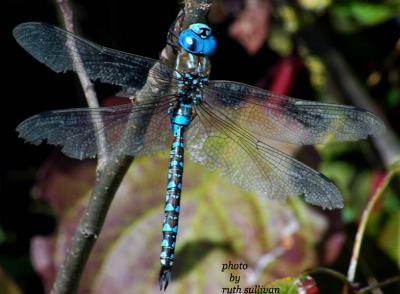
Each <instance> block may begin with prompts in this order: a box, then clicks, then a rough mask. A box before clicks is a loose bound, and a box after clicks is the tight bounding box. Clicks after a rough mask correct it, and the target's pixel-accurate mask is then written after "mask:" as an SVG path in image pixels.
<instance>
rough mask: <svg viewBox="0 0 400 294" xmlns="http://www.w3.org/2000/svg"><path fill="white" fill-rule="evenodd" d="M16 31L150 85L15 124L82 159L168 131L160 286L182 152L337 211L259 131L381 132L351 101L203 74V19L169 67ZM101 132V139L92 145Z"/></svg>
mask: <svg viewBox="0 0 400 294" xmlns="http://www.w3.org/2000/svg"><path fill="white" fill-rule="evenodd" d="M14 36H15V38H16V40H17V41H18V43H19V44H20V45H21V46H22V47H23V48H24V49H25V50H26V51H28V52H29V53H30V54H31V55H32V56H33V57H35V58H36V59H37V60H39V61H40V62H42V63H44V64H45V65H47V66H48V67H49V68H51V69H52V70H54V71H56V72H65V71H69V70H72V71H77V72H79V71H82V70H84V71H85V72H86V73H87V74H88V75H89V77H90V78H91V79H92V80H99V81H101V82H104V83H110V84H113V85H117V86H121V87H122V88H123V89H129V91H127V92H129V95H133V96H135V94H137V93H139V92H138V91H139V90H140V89H142V87H143V86H144V85H145V84H146V83H147V85H149V87H148V88H149V89H151V90H149V91H148V92H146V93H143V92H140V95H138V96H137V97H139V98H138V99H132V103H129V104H125V105H120V106H115V107H101V108H82V109H67V110H56V111H49V112H44V113H40V114H37V115H35V116H32V117H30V118H28V119H27V120H25V121H23V122H22V123H21V124H20V125H19V126H18V127H17V131H18V132H19V135H20V136H21V137H22V138H24V139H25V140H26V141H29V142H31V143H33V144H39V143H41V142H42V141H43V140H45V139H46V140H47V142H48V143H49V144H53V145H60V146H62V151H63V152H64V153H65V154H66V155H68V156H70V157H73V158H79V159H83V158H90V157H95V156H96V155H105V156H115V155H132V156H138V155H146V154H151V153H154V152H156V151H159V150H165V149H166V148H167V146H168V145H170V144H171V140H170V138H171V135H172V138H173V139H172V145H171V151H170V160H169V171H168V184H167V192H166V201H165V217H164V222H163V230H162V231H163V233H162V236H163V237H162V245H161V246H162V251H161V256H160V259H161V272H160V287H164V289H165V288H166V287H167V285H168V282H169V280H170V276H171V269H172V264H173V261H174V251H175V244H176V236H177V231H178V218H179V209H180V204H179V202H180V194H181V188H182V175H183V155H184V149H187V150H188V153H189V156H190V158H191V159H192V160H194V161H197V162H199V163H201V164H204V165H206V166H208V167H210V168H211V169H220V170H221V172H222V174H223V175H225V176H227V177H228V178H229V179H230V180H231V181H232V182H233V183H235V184H238V185H239V186H241V187H242V188H243V189H244V190H255V191H256V192H257V193H258V194H260V195H266V196H267V197H269V198H272V199H277V200H281V201H284V200H285V199H286V198H287V197H288V196H296V195H304V198H305V200H306V201H307V202H309V203H311V204H314V205H319V206H321V207H322V208H328V209H333V208H341V207H342V206H343V201H342V197H341V195H340V192H339V191H338V189H337V188H336V187H335V185H334V184H333V183H332V182H331V181H330V180H329V179H328V178H326V177H325V176H324V175H322V174H321V173H319V172H317V171H314V170H313V169H311V168H309V167H307V166H306V165H304V164H302V163H301V162H299V161H297V160H295V159H293V158H291V157H289V156H287V155H285V154H284V153H282V152H280V151H278V150H276V149H274V148H272V147H270V146H269V145H267V144H266V143H264V142H263V141H262V140H260V139H259V138H261V137H263V138H270V139H273V140H278V141H283V142H288V143H294V144H317V143H325V142H327V141H328V140H332V139H334V140H337V141H346V140H356V139H360V138H366V137H367V136H368V135H373V134H377V133H379V132H381V131H382V130H383V129H384V125H383V123H382V122H381V121H380V120H379V119H378V118H377V117H376V116H375V115H373V114H371V113H369V112H367V111H365V110H363V109H359V108H356V107H352V106H344V105H333V104H325V103H317V102H311V101H304V100H298V99H294V98H289V97H285V96H281V95H278V94H274V93H271V92H268V91H265V90H261V89H259V88H256V87H252V86H249V85H245V84H241V83H237V82H231V81H209V80H208V75H209V71H210V64H209V60H208V56H209V55H211V54H212V53H213V52H214V50H215V48H216V41H215V39H214V37H213V35H212V33H211V29H210V28H209V27H208V26H207V25H205V24H193V25H191V26H190V28H188V29H187V30H184V31H183V32H182V33H181V34H180V36H179V42H178V44H179V47H177V48H178V49H179V52H178V57H177V61H176V65H175V68H173V67H170V66H168V65H167V64H164V63H162V62H161V61H158V60H154V59H149V58H146V57H141V56H137V55H133V54H128V53H124V52H120V51H116V50H113V49H108V48H105V47H102V46H99V45H97V44H94V43H91V42H89V41H86V40H84V39H82V38H80V37H78V36H75V35H73V34H71V33H68V32H66V31H63V30H61V29H59V28H57V27H54V26H51V25H48V24H43V23H24V24H20V25H18V26H17V27H16V28H15V29H14ZM71 44H73V46H71ZM74 56H75V58H74ZM76 56H78V57H79V62H78V63H79V66H77V59H76ZM148 77H151V78H149V79H148ZM99 137H101V138H103V139H104V144H99V142H98V138H99ZM184 142H187V143H186V144H187V145H186V146H185V145H184V144H185V143H184Z"/></svg>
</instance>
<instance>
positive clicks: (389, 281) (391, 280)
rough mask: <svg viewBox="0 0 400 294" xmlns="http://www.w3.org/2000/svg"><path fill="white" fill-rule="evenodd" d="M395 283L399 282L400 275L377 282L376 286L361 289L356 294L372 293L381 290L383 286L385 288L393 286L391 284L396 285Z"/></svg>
mask: <svg viewBox="0 0 400 294" xmlns="http://www.w3.org/2000/svg"><path fill="white" fill-rule="evenodd" d="M396 282H400V275H397V276H394V277H391V278H388V279H386V280H384V281H382V282H379V283H377V284H374V285H371V286H368V287H365V288H362V289H361V290H360V291H359V292H357V294H365V293H368V292H370V291H372V290H374V289H377V288H382V287H384V286H387V285H390V284H393V283H396Z"/></svg>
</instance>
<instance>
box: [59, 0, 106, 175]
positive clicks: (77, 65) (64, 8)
mask: <svg viewBox="0 0 400 294" xmlns="http://www.w3.org/2000/svg"><path fill="white" fill-rule="evenodd" d="M56 3H57V5H58V8H59V9H60V11H61V15H62V17H63V21H64V26H65V28H66V29H67V31H69V32H71V33H76V32H75V25H74V13H73V11H72V8H71V5H70V3H69V0H56ZM66 46H67V47H68V48H69V49H70V50H69V54H70V56H71V59H72V64H73V66H74V70H75V72H76V74H77V75H78V78H79V81H80V83H81V86H82V89H83V92H84V94H85V98H86V101H87V104H88V105H89V107H91V108H97V107H99V106H100V105H99V101H98V99H97V94H96V91H95V88H94V84H93V83H92V81H91V80H90V78H89V75H88V74H87V72H86V69H85V66H84V64H83V62H82V59H81V56H80V55H79V50H77V48H76V44H75V40H74V39H68V41H67V43H66ZM93 125H94V127H95V130H96V134H97V135H96V144H97V147H98V148H97V149H98V152H97V170H98V171H100V170H102V169H103V167H104V165H105V163H106V161H107V156H108V154H107V152H106V150H107V148H106V146H107V145H106V135H105V133H104V124H103V122H101V121H99V120H96V119H94V117H93Z"/></svg>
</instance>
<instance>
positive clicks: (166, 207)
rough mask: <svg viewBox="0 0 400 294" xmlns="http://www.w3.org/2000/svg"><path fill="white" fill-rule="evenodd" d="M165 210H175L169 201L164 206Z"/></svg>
mask: <svg viewBox="0 0 400 294" xmlns="http://www.w3.org/2000/svg"><path fill="white" fill-rule="evenodd" d="M178 207H179V206H178ZM165 211H175V208H174V207H173V206H172V204H171V203H168V204H167V205H166V206H165Z"/></svg>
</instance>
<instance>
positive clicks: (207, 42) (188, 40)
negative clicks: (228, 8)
mask: <svg viewBox="0 0 400 294" xmlns="http://www.w3.org/2000/svg"><path fill="white" fill-rule="evenodd" d="M178 42H179V45H180V46H181V47H182V48H183V49H185V51H187V52H189V53H193V54H196V55H211V54H213V53H214V52H215V50H216V48H217V41H216V40H215V37H214V36H213V35H212V33H211V28H210V27H209V26H207V25H205V24H202V23H195V24H192V25H191V26H190V27H189V28H188V29H186V30H184V31H183V32H181V34H180V35H179V41H178Z"/></svg>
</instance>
